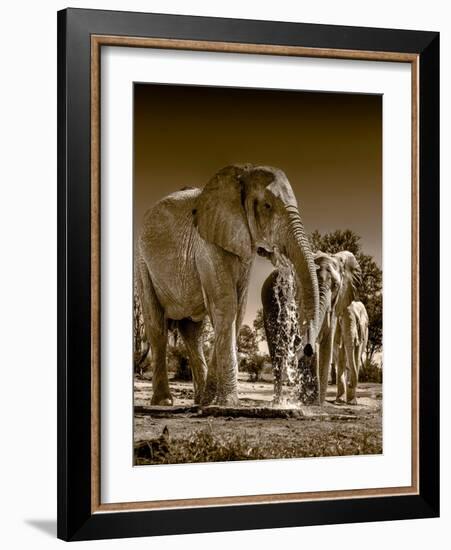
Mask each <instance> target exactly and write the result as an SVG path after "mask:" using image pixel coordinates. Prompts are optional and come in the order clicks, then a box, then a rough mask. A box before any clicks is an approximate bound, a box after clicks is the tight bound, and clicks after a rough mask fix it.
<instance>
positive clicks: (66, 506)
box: [58, 9, 439, 540]
mask: <svg viewBox="0 0 451 550" xmlns="http://www.w3.org/2000/svg"><path fill="white" fill-rule="evenodd" d="M92 35H114V36H130V37H153V38H164V39H179V40H195V41H219V42H230V43H247V44H268V45H281V46H299V47H305V48H325V49H329V48H330V49H331V50H345V51H348V50H349V51H351V50H352V51H360V50H362V51H363V50H365V51H373V52H399V53H409V54H415V55H417V56H418V60H419V89H418V97H419V120H418V125H419V133H418V138H419V158H418V161H419V370H420V377H419V464H418V467H419V480H420V483H419V494H417V495H404V496H402V495H401V496H381V497H377V498H374V497H371V498H358V499H351V498H349V499H334V500H324V501H321V500H315V501H306V502H286V503H265V504H252V505H242V504H240V505H227V506H215V507H200V508H178V509H177V508H175V509H157V510H150V511H149V510H147V511H146V510H143V511H126V510H124V511H120V512H111V513H92V508H91V456H92V455H91V445H92V443H91V438H90V435H89V434H90V433H91V382H92V380H91V343H92V338H91V252H92V250H91V225H90V219H91V202H90V201H91V183H90V182H91V145H90V143H91V97H90V83H91V36H92ZM438 327H439V33H436V32H423V31H408V30H392V29H376V28H358V27H345V26H329V25H314V24H301V23H281V22H271V21H253V20H238V19H219V18H209V17H192V16H175V15H161V14H147V13H131V12H114V11H101V10H85V9H67V10H63V11H60V12H58V537H59V538H61V539H64V540H87V539H100V538H116V537H137V536H149V535H165V534H179V533H195V532H198V533H201V532H214V531H231V530H241V529H260V528H277V527H290V526H301V525H316V524H332V523H351V522H366V521H381V520H394V519H413V518H427V517H437V516H438V515H439V330H438Z"/></svg>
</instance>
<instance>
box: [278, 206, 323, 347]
mask: <svg viewBox="0 0 451 550" xmlns="http://www.w3.org/2000/svg"><path fill="white" fill-rule="evenodd" d="M287 215H288V230H287V233H286V242H285V245H284V248H285V251H286V255H287V256H288V258H289V259H290V261H291V263H292V264H293V267H294V272H295V274H296V279H297V287H298V298H297V300H298V306H299V308H298V309H299V312H300V318H301V322H302V323H303V328H301V332H302V333H303V334H305V335H306V340H304V342H305V347H304V350H305V353H306V354H307V355H311V354H312V353H313V349H314V344H315V342H316V337H317V331H318V317H319V291H318V279H317V277H316V266H315V262H314V261H313V254H312V250H311V248H310V243H309V241H308V238H307V235H306V234H305V230H304V226H303V223H302V220H301V216H300V215H299V212H298V209H297V208H296V207H294V206H291V205H290V206H287ZM308 344H309V345H310V348H307V345H308ZM306 348H307V349H308V351H307V349H306Z"/></svg>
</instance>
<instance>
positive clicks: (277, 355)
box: [262, 251, 361, 404]
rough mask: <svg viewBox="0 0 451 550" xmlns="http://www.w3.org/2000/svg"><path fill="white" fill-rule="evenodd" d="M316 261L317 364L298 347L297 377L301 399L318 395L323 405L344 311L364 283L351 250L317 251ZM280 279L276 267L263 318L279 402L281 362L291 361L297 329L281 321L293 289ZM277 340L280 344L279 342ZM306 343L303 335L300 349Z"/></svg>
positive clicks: (266, 293)
mask: <svg viewBox="0 0 451 550" xmlns="http://www.w3.org/2000/svg"><path fill="white" fill-rule="evenodd" d="M314 261H315V266H316V276H317V279H318V286H319V317H318V332H317V342H316V354H315V363H314V364H313V365H312V363H311V362H310V361H309V360H308V359H307V360H306V358H305V357H302V356H301V355H300V354H299V353H298V350H296V355H297V357H296V359H297V360H298V365H297V371H298V373H297V376H298V378H299V381H300V384H299V385H300V388H299V391H300V398H301V401H303V402H307V403H308V402H311V401H312V398H315V397H316V396H318V399H319V404H323V403H324V401H325V399H326V392H327V381H328V380H327V379H328V375H329V369H330V365H331V363H332V355H333V351H334V341H335V332H336V327H337V322H338V320H340V319H341V317H342V316H343V315H344V314H347V312H348V310H347V308H348V307H349V306H350V304H351V303H352V302H353V301H354V300H355V299H356V297H357V289H358V286H359V285H360V283H361V270H360V266H359V264H358V262H357V260H356V258H355V256H354V254H352V253H351V252H348V251H342V252H338V253H336V254H325V253H323V252H317V253H316V254H315V256H314ZM279 278H280V274H279V271H278V270H275V271H274V272H273V273H271V274H270V275H269V277H268V278H267V279H266V281H265V283H264V284H263V287H262V304H263V321H264V327H265V332H266V339H267V342H268V349H269V352H270V355H271V360H272V363H273V368H274V387H275V401H276V402H277V401H279V400H280V396H281V390H282V377H283V367H281V365H283V364H284V362H285V363H287V359H286V358H285V357H284V353H286V350H287V349H292V346H293V344H292V342H293V335H292V332H293V330H296V329H295V328H294V329H293V326H292V325H290V326H287V325H286V322H287V320H286V319H285V320H284V322H282V323H280V322H278V319H279V320H280V316H281V312H280V311H281V309H282V310H283V309H284V308H286V304H287V302H290V299H289V294H290V292H291V290H290V289H289V287H287V286H286V285H283V284H282V285H280V283H278V279H279ZM282 315H283V313H282ZM289 322H290V323H293V322H294V323H296V321H293V317H292V316H290V321H289ZM286 335H289V337H288V338H287V336H286ZM290 339H291V340H290ZM275 343H277V344H276V345H275ZM302 343H303V338H302V335H299V337H298V349H299V344H301V348H302ZM276 348H277V349H276ZM290 353H292V352H290ZM296 359H293V358H291V359H290V360H291V361H296ZM315 389H317V392H315Z"/></svg>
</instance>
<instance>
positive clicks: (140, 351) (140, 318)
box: [133, 252, 150, 369]
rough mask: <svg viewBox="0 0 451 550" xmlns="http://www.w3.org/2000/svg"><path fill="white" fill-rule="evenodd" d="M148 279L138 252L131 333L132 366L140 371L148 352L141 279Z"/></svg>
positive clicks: (148, 341)
mask: <svg viewBox="0 0 451 550" xmlns="http://www.w3.org/2000/svg"><path fill="white" fill-rule="evenodd" d="M145 276H147V277H149V273H148V271H147V266H146V265H145V262H144V261H143V260H142V258H141V256H140V254H139V252H137V253H136V256H135V269H134V279H135V285H134V287H135V293H134V294H135V296H134V307H133V333H134V364H135V368H137V369H140V368H141V366H142V364H143V362H144V360H145V359H146V357H147V355H148V353H149V351H150V340H149V336H148V335H146V325H145V322H144V310H143V301H144V287H143V279H142V278H143V277H145Z"/></svg>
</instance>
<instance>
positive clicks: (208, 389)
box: [200, 380, 217, 407]
mask: <svg viewBox="0 0 451 550" xmlns="http://www.w3.org/2000/svg"><path fill="white" fill-rule="evenodd" d="M216 386H217V384H216V382H213V381H211V380H207V383H206V385H205V389H204V391H203V393H202V395H201V397H200V404H201V405H202V406H204V407H205V406H207V405H211V404H212V403H213V401H214V399H215V396H216Z"/></svg>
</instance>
